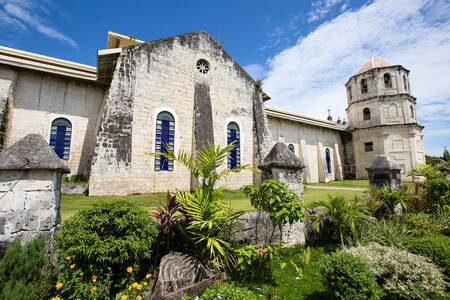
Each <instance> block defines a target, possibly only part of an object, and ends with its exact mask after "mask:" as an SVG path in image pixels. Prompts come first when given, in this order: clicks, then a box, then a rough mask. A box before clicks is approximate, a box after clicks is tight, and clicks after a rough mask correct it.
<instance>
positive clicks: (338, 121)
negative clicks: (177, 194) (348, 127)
mask: <svg viewBox="0 0 450 300" xmlns="http://www.w3.org/2000/svg"><path fill="white" fill-rule="evenodd" d="M336 123H338V124H341V117H339V116H338V119H337V121H336Z"/></svg>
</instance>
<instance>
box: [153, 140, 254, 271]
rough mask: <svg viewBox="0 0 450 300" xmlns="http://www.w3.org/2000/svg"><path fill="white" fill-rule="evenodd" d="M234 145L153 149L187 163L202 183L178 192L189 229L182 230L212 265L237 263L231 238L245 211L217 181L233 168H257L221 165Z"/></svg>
mask: <svg viewBox="0 0 450 300" xmlns="http://www.w3.org/2000/svg"><path fill="white" fill-rule="evenodd" d="M234 147H235V145H234V142H233V143H230V144H229V145H227V146H225V147H223V148H221V147H220V145H219V146H217V147H216V148H215V147H214V145H212V144H210V143H208V144H207V145H206V146H204V147H202V148H201V149H200V150H198V151H197V152H196V153H195V155H192V154H190V153H188V152H186V151H183V150H180V151H179V153H178V155H175V153H174V152H173V151H172V149H171V148H170V147H165V149H166V151H167V152H158V153H151V155H162V156H164V157H166V158H167V159H172V160H174V161H177V162H178V163H180V164H182V165H184V166H185V167H186V168H187V169H188V170H189V171H190V172H191V174H192V175H193V176H194V178H195V179H196V181H197V183H198V184H199V187H198V188H196V189H195V191H194V192H193V193H190V192H178V193H177V199H178V200H179V201H180V203H181V206H182V211H183V213H184V214H185V215H186V218H187V222H188V224H187V227H186V228H185V229H186V230H182V232H183V233H184V234H185V236H187V237H189V238H190V239H192V240H193V241H194V242H195V244H196V245H197V247H198V248H200V249H199V252H200V257H201V258H203V259H204V260H205V258H206V259H208V260H209V263H210V266H211V267H212V268H215V269H222V268H225V267H232V266H234V264H235V261H236V257H235V255H234V251H233V250H232V249H231V247H230V240H231V235H232V234H233V233H234V228H235V227H236V223H237V221H238V219H239V217H240V216H241V215H242V214H243V212H235V211H233V210H232V209H231V208H230V207H229V206H228V205H227V204H226V202H225V201H224V200H223V193H222V191H223V188H224V187H220V188H218V189H215V186H216V183H217V181H218V180H220V179H221V178H224V177H226V176H228V175H230V174H232V173H234V172H239V171H241V170H253V171H256V170H254V169H253V168H251V167H249V166H248V165H242V166H236V167H234V168H231V169H229V168H222V169H221V167H222V166H223V165H224V164H225V160H226V159H227V156H228V154H229V152H230V151H231V150H233V148H234ZM219 169H221V170H219Z"/></svg>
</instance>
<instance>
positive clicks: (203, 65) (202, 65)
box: [197, 59, 209, 74]
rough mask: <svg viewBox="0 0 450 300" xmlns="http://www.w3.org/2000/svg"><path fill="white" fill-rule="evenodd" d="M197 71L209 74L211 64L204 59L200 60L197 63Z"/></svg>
mask: <svg viewBox="0 0 450 300" xmlns="http://www.w3.org/2000/svg"><path fill="white" fill-rule="evenodd" d="M197 70H198V71H199V72H200V73H202V74H208V71H209V63H208V62H207V61H206V60H204V59H199V60H198V61H197Z"/></svg>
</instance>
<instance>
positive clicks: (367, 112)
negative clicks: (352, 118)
mask: <svg viewBox="0 0 450 300" xmlns="http://www.w3.org/2000/svg"><path fill="white" fill-rule="evenodd" d="M363 117H364V121H366V120H370V119H371V116H370V109H369V108H367V107H366V108H364V109H363Z"/></svg>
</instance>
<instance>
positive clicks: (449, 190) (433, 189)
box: [424, 178, 450, 212]
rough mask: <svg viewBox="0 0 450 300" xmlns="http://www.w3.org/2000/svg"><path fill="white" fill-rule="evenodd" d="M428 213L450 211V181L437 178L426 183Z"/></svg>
mask: <svg viewBox="0 0 450 300" xmlns="http://www.w3.org/2000/svg"><path fill="white" fill-rule="evenodd" d="M424 185H425V191H426V196H425V197H426V198H425V199H426V202H427V208H428V211H431V212H433V211H439V210H450V180H448V179H445V178H436V179H431V180H427V181H425V183H424Z"/></svg>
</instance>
